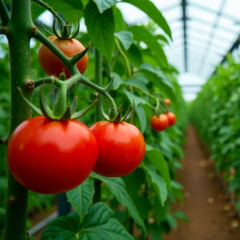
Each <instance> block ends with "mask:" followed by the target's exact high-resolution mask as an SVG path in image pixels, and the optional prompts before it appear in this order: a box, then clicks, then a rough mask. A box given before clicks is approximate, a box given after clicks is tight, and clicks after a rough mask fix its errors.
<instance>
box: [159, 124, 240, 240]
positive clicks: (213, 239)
mask: <svg viewBox="0 0 240 240" xmlns="http://www.w3.org/2000/svg"><path fill="white" fill-rule="evenodd" d="M184 152H185V159H184V160H183V161H182V165H183V169H182V170H180V171H179V173H178V181H179V182H180V183H181V184H182V185H183V186H184V197H185V200H184V203H183V204H180V203H179V204H178V205H177V206H176V207H175V208H174V210H175V211H176V210H180V211H183V212H185V213H186V214H187V216H188V219H189V223H185V222H180V221H179V222H178V223H179V225H178V229H177V230H172V231H171V233H170V234H169V235H165V236H164V240H240V226H239V224H240V219H239V218H237V217H236V214H235V212H234V210H233V207H232V205H231V204H230V202H229V199H228V197H227V196H226V194H225V192H224V188H223V185H222V184H221V181H220V178H219V176H217V175H216V174H214V166H213V162H210V161H209V159H208V155H207V152H206V150H205V149H204V148H203V147H202V146H201V145H200V143H199V141H198V139H197V136H196V133H195V132H194V129H193V127H192V126H189V128H188V132H187V144H186V146H185V149H184Z"/></svg>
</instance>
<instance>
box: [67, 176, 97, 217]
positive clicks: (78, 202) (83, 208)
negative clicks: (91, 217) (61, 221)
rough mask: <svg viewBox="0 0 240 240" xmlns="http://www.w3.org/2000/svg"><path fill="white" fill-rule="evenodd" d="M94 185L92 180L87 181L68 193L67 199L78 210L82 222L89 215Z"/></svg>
mask: <svg viewBox="0 0 240 240" xmlns="http://www.w3.org/2000/svg"><path fill="white" fill-rule="evenodd" d="M93 194H94V185H93V180H92V179H91V178H88V179H86V180H85V181H84V182H83V183H82V184H81V185H79V186H78V187H76V188H74V189H73V190H71V191H68V192H67V199H68V201H69V202H70V203H71V204H72V206H73V207H74V209H75V210H76V212H77V214H78V216H79V218H80V220H82V219H83V218H84V217H85V215H86V214H87V211H88V208H89V207H90V205H91V204H92V199H93Z"/></svg>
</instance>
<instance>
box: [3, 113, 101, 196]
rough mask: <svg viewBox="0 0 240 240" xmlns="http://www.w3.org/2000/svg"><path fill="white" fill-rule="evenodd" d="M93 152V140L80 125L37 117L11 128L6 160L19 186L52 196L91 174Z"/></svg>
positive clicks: (95, 145) (94, 149)
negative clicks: (13, 129) (12, 130)
mask: <svg viewBox="0 0 240 240" xmlns="http://www.w3.org/2000/svg"><path fill="white" fill-rule="evenodd" d="M97 152H98V150H97V143H96V139H95V137H94V135H93V134H92V132H91V131H90V130H89V128H88V127H87V126H85V125H84V124H83V123H81V122H79V121H77V120H68V121H55V120H51V119H48V118H45V117H43V116H37V117H34V118H30V119H28V120H26V121H24V122H23V123H21V124H20V125H19V126H18V127H17V128H16V129H15V131H14V132H13V134H12V136H11V139H10V141H9V144H8V148H7V158H8V165H9V168H10V170H11V172H12V174H13V176H14V177H15V179H16V180H17V181H18V182H19V183H20V184H21V185H23V186H24V187H26V188H28V189H30V190H32V191H34V192H38V193H45V194H49V193H51V194H55V193H61V192H66V191H68V190H70V189H73V188H74V187H77V186H78V185H79V184H81V183H82V182H83V181H84V180H85V179H86V178H87V177H88V175H89V174H90V172H91V171H92V169H93V167H94V165H95V163H96V160H97Z"/></svg>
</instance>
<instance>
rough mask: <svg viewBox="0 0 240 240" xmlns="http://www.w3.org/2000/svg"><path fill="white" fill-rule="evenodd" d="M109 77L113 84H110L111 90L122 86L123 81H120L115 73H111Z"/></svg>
mask: <svg viewBox="0 0 240 240" xmlns="http://www.w3.org/2000/svg"><path fill="white" fill-rule="evenodd" d="M111 77H113V84H112V88H113V89H114V90H116V89H117V88H119V86H120V85H121V84H124V81H123V80H122V78H121V77H120V76H119V75H118V74H117V73H115V72H112V73H111Z"/></svg>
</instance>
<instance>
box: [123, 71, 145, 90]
mask: <svg viewBox="0 0 240 240" xmlns="http://www.w3.org/2000/svg"><path fill="white" fill-rule="evenodd" d="M124 83H125V84H126V85H127V86H129V85H130V86H133V87H136V88H138V89H140V90H143V91H145V92H148V88H147V84H148V83H149V80H148V79H147V78H146V77H145V75H144V74H142V73H139V72H137V73H135V74H134V75H133V77H132V78H131V79H129V80H127V81H125V82H124Z"/></svg>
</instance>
